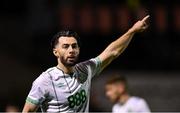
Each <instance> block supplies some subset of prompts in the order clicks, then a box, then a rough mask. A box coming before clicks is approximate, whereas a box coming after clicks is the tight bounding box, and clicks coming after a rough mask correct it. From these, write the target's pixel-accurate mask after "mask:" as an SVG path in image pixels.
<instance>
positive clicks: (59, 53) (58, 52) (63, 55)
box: [53, 37, 80, 66]
mask: <svg viewBox="0 0 180 113" xmlns="http://www.w3.org/2000/svg"><path fill="white" fill-rule="evenodd" d="M53 52H54V54H55V56H56V57H57V58H58V59H60V61H61V63H62V64H63V65H65V66H74V65H75V64H76V62H77V60H78V57H79V52H80V48H79V46H78V43H77V40H76V39H75V38H74V37H60V38H59V43H58V44H57V46H56V47H55V49H54V51H53Z"/></svg>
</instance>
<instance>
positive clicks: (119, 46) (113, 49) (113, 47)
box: [105, 29, 135, 58]
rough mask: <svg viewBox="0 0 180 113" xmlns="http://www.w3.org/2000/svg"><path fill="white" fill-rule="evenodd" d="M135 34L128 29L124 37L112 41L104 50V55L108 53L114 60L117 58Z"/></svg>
mask: <svg viewBox="0 0 180 113" xmlns="http://www.w3.org/2000/svg"><path fill="white" fill-rule="evenodd" d="M134 34H135V32H134V31H133V30H132V29H129V30H128V31H127V32H126V33H125V34H124V35H122V36H121V37H119V38H118V39H117V40H115V41H113V42H112V43H111V44H110V45H109V46H108V47H107V48H106V49H105V51H106V53H109V54H110V55H111V56H113V57H114V58H116V57H118V56H119V55H120V54H121V53H122V52H123V51H124V50H125V49H126V48H127V46H128V45H129V43H130V41H131V40H132V38H133V36H134Z"/></svg>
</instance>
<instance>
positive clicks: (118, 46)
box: [98, 15, 149, 69]
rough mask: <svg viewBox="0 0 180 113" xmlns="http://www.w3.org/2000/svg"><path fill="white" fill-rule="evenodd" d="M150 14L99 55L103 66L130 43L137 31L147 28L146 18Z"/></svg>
mask: <svg viewBox="0 0 180 113" xmlns="http://www.w3.org/2000/svg"><path fill="white" fill-rule="evenodd" d="M148 18H149V15H148V16H146V17H144V18H143V19H142V20H140V21H138V22H136V23H135V24H134V25H133V27H131V28H130V29H129V30H128V31H127V32H126V33H125V34H124V35H122V36H121V37H119V38H118V39H117V40H115V41H113V42H112V43H111V44H110V45H109V46H108V47H107V48H106V49H105V50H104V51H103V52H102V53H101V54H100V55H99V56H98V57H99V59H100V60H101V62H102V68H101V69H104V68H105V67H106V66H107V65H108V64H109V63H111V61H112V60H114V59H115V58H117V57H118V56H119V55H120V54H121V53H122V52H123V51H124V50H125V49H126V48H127V46H128V45H129V43H130V41H131V39H132V37H133V36H134V34H135V33H137V32H142V31H144V30H145V29H147V27H148V26H147V24H146V20H147V19H148Z"/></svg>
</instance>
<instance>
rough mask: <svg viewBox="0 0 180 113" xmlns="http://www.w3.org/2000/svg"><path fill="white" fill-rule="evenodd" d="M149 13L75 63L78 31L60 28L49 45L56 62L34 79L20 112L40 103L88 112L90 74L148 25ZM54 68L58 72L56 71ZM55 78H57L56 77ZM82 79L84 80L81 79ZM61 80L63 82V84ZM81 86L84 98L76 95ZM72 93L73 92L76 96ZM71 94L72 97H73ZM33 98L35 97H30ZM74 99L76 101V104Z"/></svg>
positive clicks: (44, 105) (104, 64) (50, 106)
mask: <svg viewBox="0 0 180 113" xmlns="http://www.w3.org/2000/svg"><path fill="white" fill-rule="evenodd" d="M148 17H149V16H146V17H145V18H144V19H143V20H141V21H138V22H136V23H135V24H134V26H133V27H132V28H130V29H129V30H128V31H127V32H126V33H125V34H124V35H123V36H121V37H120V38H118V39H117V40H115V41H114V42H112V43H111V44H110V45H109V46H108V47H107V48H106V49H105V50H104V51H103V52H102V53H101V54H100V55H98V56H97V57H96V58H95V59H91V60H88V61H87V62H83V63H79V64H76V63H77V60H78V56H79V53H80V41H79V36H78V35H77V33H76V32H73V31H61V32H59V33H57V34H56V35H55V36H54V38H53V40H52V43H51V45H52V49H53V54H54V55H55V56H56V58H57V62H58V64H57V66H56V67H54V68H51V69H49V70H47V71H46V72H44V73H43V74H42V75H40V77H39V78H37V79H36V80H35V82H34V83H33V86H32V89H31V91H30V93H29V95H28V98H27V101H26V103H25V105H24V108H23V112H32V111H36V110H37V108H38V107H40V106H42V108H43V110H45V111H47V110H52V111H53V110H54V111H55V112H58V110H60V111H61V110H64V112H69V111H73V112H79V111H83V112H85V111H86V112H87V110H85V109H83V108H88V107H87V106H88V105H87V104H88V96H89V88H90V80H91V78H92V77H93V76H94V75H95V74H98V73H99V72H101V71H102V70H103V69H104V68H105V67H106V66H107V65H108V64H109V63H110V62H111V61H112V60H113V59H115V58H117V57H118V56H119V55H120V54H121V53H122V52H123V51H124V50H125V48H126V47H127V46H128V44H129V42H130V41H131V39H132V37H133V35H134V34H135V33H136V32H140V31H143V30H145V29H146V28H147V25H146V22H145V21H146V20H147V18H148ZM78 65H79V66H78ZM55 72H57V73H58V74H57V73H56V74H55ZM49 73H53V74H49ZM58 77H60V78H61V77H64V78H65V79H58ZM51 78H52V81H51ZM56 78H57V79H58V80H57V81H56ZM66 78H67V79H66ZM84 78H85V79H84ZM81 79H83V80H84V81H83V82H82V81H81ZM61 82H62V84H63V86H62V87H61ZM58 83H59V84H58ZM53 84H54V85H53ZM72 85H74V86H72ZM52 86H53V87H54V88H53V87H52ZM59 86H60V87H59ZM74 87H75V88H74ZM54 89H55V90H54ZM84 90H85V93H86V94H87V100H86V101H83V99H82V96H81V97H79V95H78V94H79V93H80V94H81V95H84ZM69 92H70V93H69ZM32 95H33V96H32ZM39 95H40V96H39ZM74 96H76V98H75V97H74ZM71 97H74V98H75V100H73V98H71ZM77 98H81V99H80V100H81V101H83V102H84V103H81V105H79V103H80V102H79V101H78V100H77ZM33 99H34V100H35V101H33ZM36 100H37V101H36ZM68 100H69V101H68ZM45 103H46V104H45ZM73 103H76V106H75V105H74V104H73ZM72 106H73V107H72ZM81 107H82V108H81ZM59 108H60V109H59ZM55 109H56V110H57V111H56V110H55ZM72 109H73V110H72ZM50 112H51V111H50Z"/></svg>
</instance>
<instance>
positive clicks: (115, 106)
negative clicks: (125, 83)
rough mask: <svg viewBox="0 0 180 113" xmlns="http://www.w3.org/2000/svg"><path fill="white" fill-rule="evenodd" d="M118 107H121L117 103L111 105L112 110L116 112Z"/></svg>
mask: <svg viewBox="0 0 180 113" xmlns="http://www.w3.org/2000/svg"><path fill="white" fill-rule="evenodd" d="M120 107H121V105H120V104H119V103H116V104H114V105H113V107H112V110H113V111H117V110H118V109H119V108H120Z"/></svg>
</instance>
